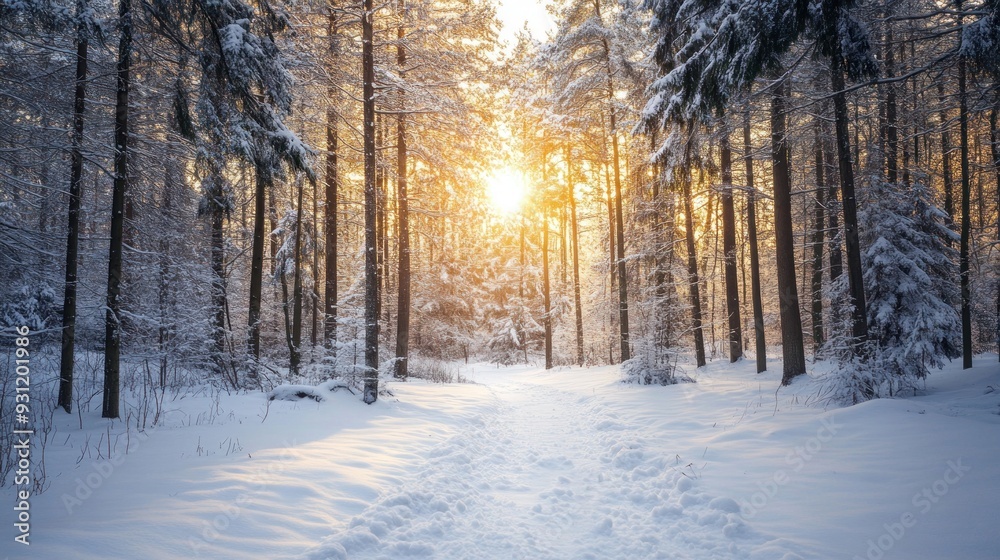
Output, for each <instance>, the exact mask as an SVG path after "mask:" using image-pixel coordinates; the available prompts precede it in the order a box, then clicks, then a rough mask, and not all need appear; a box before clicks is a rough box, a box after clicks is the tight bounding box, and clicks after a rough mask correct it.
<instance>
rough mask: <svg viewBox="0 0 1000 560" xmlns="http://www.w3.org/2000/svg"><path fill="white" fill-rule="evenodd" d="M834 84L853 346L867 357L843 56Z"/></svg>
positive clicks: (835, 60) (834, 64) (834, 66)
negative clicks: (851, 306) (842, 65)
mask: <svg viewBox="0 0 1000 560" xmlns="http://www.w3.org/2000/svg"><path fill="white" fill-rule="evenodd" d="M830 60H831V63H830V83H831V86H832V88H833V92H834V93H833V112H834V124H835V127H836V136H837V159H838V161H839V164H840V191H841V195H842V197H843V212H844V245H845V247H846V251H847V278H848V284H849V290H850V302H849V303H850V304H851V305H853V314H852V321H851V325H852V326H851V333H852V335H853V341H852V349H853V351H854V354H855V355H856V356H860V357H863V356H864V353H865V347H866V345H867V342H868V306H867V303H866V300H865V284H864V272H863V270H862V268H861V240H860V238H859V236H858V202H857V196H856V194H855V192H854V167H853V165H852V164H851V146H850V136H849V135H848V129H847V125H848V123H847V98H846V96H845V94H844V70H843V68H842V67H841V63H840V57H839V56H833V57H831V59H830Z"/></svg>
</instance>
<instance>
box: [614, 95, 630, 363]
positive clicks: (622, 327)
mask: <svg viewBox="0 0 1000 560" xmlns="http://www.w3.org/2000/svg"><path fill="white" fill-rule="evenodd" d="M609 82H610V78H609ZM611 150H612V151H611V153H612V157H613V158H614V159H613V162H614V168H615V238H616V240H617V251H616V252H617V256H618V328H619V332H620V333H621V338H620V341H621V355H620V358H621V361H622V362H624V361H626V360H628V359H629V358H630V357H631V354H632V352H631V349H630V348H629V328H628V276H627V272H626V270H625V228H624V222H625V220H624V219H623V218H622V182H621V165H620V163H619V155H618V128H617V124H616V121H615V112H614V110H613V109H612V110H611Z"/></svg>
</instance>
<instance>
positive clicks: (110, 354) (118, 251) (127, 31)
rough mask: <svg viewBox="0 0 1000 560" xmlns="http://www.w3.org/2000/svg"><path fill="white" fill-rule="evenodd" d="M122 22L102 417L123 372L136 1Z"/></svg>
mask: <svg viewBox="0 0 1000 560" xmlns="http://www.w3.org/2000/svg"><path fill="white" fill-rule="evenodd" d="M118 20H119V22H120V24H121V37H120V38H119V41H118V63H117V68H116V80H115V158H114V170H115V179H114V187H113V190H112V195H111V231H110V235H111V246H110V250H109V251H108V295H107V312H106V315H105V319H104V325H105V329H104V398H103V403H102V407H101V417H102V418H118V416H119V414H118V396H119V377H120V376H119V372H120V360H121V337H122V333H121V321H120V316H121V309H120V307H119V302H118V296H119V295H120V293H121V278H122V240H123V237H122V236H123V234H124V231H123V230H124V223H125V195H126V191H127V190H128V182H129V176H128V165H129V149H128V124H129V122H128V120H129V111H128V97H129V95H128V94H129V87H130V85H131V65H132V1H131V0H120V2H119V5H118Z"/></svg>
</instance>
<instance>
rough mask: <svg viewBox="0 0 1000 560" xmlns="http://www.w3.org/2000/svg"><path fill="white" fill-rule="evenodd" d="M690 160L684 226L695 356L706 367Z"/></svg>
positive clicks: (685, 190) (684, 172) (687, 159)
mask: <svg viewBox="0 0 1000 560" xmlns="http://www.w3.org/2000/svg"><path fill="white" fill-rule="evenodd" d="M688 162H690V159H689V158H685V169H684V170H683V171H682V173H683V174H684V176H683V177H682V178H681V184H682V185H683V190H684V226H685V230H686V231H685V242H686V244H687V254H688V289H689V290H690V297H691V328H692V330H693V331H694V354H695V361H696V363H697V365H698V367H702V366H704V365H705V363H706V362H705V335H704V333H703V332H702V326H701V282H700V281H699V279H698V255H697V253H696V252H695V239H694V234H695V233H694V204H693V202H692V200H691V177H690V175H689V172H688V169H687V165H689V163H688Z"/></svg>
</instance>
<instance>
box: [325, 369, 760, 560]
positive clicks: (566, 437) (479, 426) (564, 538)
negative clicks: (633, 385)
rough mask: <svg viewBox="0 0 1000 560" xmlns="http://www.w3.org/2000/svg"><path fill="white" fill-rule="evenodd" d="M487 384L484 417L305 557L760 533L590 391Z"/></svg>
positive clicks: (521, 554)
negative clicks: (408, 478) (657, 451)
mask: <svg viewBox="0 0 1000 560" xmlns="http://www.w3.org/2000/svg"><path fill="white" fill-rule="evenodd" d="M487 389H488V395H489V397H490V400H489V402H488V403H486V404H485V405H484V406H483V408H482V413H481V414H479V415H477V416H475V417H473V418H472V419H471V420H470V421H469V422H468V424H467V425H466V426H464V427H463V428H462V429H460V430H459V431H458V432H457V433H456V434H455V435H454V436H453V437H451V438H449V439H447V440H446V441H444V442H443V443H442V444H440V445H439V446H437V447H436V448H435V449H433V450H432V451H431V452H430V453H429V454H428V457H427V461H426V463H424V464H422V465H421V466H420V467H419V469H418V471H417V472H416V473H415V476H414V477H413V478H412V479H411V480H409V481H406V482H404V483H402V484H401V485H400V486H399V487H396V488H392V489H387V490H386V491H385V492H383V494H382V495H381V496H380V497H379V498H378V500H376V502H375V503H374V504H373V505H372V506H371V507H369V508H368V509H367V510H365V511H364V512H363V513H362V514H361V515H359V516H357V517H355V518H354V519H353V520H352V521H351V522H350V524H349V527H348V528H347V529H345V530H344V531H342V532H339V533H337V534H335V535H333V536H331V537H330V538H328V539H326V540H325V541H324V543H323V544H322V545H321V546H319V547H318V548H317V549H315V550H313V551H312V552H311V553H310V555H309V557H311V558H410V557H434V558H539V559H540V558H594V559H597V558H610V557H613V558H678V557H683V558H740V557H744V555H743V554H741V552H740V549H741V547H740V546H739V542H740V541H744V542H746V541H747V540H749V541H752V542H753V543H754V544H760V542H761V539H759V538H757V537H756V536H755V535H754V534H753V531H751V530H750V529H749V527H747V526H745V525H744V524H743V522H742V520H741V519H740V517H739V507H738V505H737V503H736V502H735V501H734V500H732V499H728V498H715V499H713V497H712V496H709V495H707V494H706V493H704V492H702V491H701V490H700V489H699V488H698V483H697V473H696V472H694V470H693V469H692V467H691V465H690V464H687V465H685V464H683V463H682V462H680V461H679V457H677V456H676V455H674V456H672V457H670V456H664V455H662V454H660V453H656V452H654V451H653V450H651V449H649V448H647V445H646V441H645V440H644V439H643V438H642V437H641V436H640V434H641V430H640V429H639V428H640V427H639V426H636V425H632V424H630V423H629V422H628V421H626V420H624V419H623V418H622V417H621V416H620V415H618V414H616V413H615V412H613V411H612V410H610V409H608V408H607V407H606V406H604V405H603V404H602V403H601V402H599V399H597V398H596V397H592V396H586V395H581V394H579V393H570V392H567V391H564V390H561V389H558V388H554V387H551V386H547V385H544V384H536V383H532V382H531V381H530V376H529V375H520V376H517V378H516V379H511V380H501V381H499V382H496V383H490V384H489V385H488V386H487ZM746 544H750V542H746Z"/></svg>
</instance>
